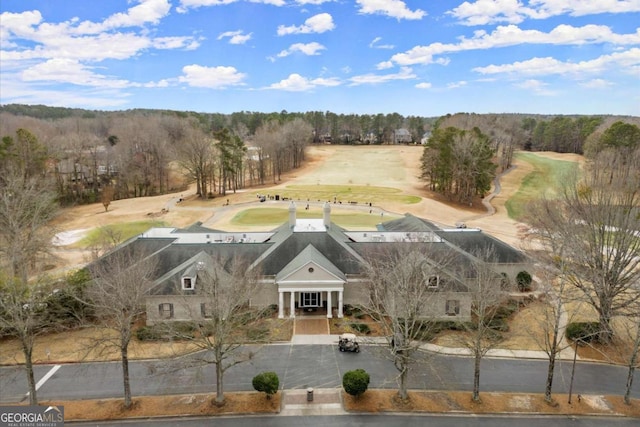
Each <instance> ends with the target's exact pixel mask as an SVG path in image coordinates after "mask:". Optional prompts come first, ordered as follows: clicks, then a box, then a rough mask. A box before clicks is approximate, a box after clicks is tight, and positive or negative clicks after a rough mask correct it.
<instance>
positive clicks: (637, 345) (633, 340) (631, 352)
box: [623, 307, 640, 405]
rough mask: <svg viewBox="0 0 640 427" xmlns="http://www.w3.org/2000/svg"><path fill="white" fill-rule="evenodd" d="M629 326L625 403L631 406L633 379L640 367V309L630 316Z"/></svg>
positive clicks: (627, 330)
mask: <svg viewBox="0 0 640 427" xmlns="http://www.w3.org/2000/svg"><path fill="white" fill-rule="evenodd" d="M628 320H629V322H628V324H627V329H626V330H625V332H626V335H627V336H626V337H624V338H623V339H625V338H626V339H625V341H626V343H627V346H626V347H627V355H626V356H627V357H626V361H627V368H628V371H627V382H626V385H625V391H624V403H626V404H627V405H630V404H631V387H632V386H633V377H634V375H635V371H636V368H638V367H640V360H639V359H640V358H639V357H638V355H639V354H640V307H636V309H635V310H634V311H633V313H632V314H630V315H629V316H628Z"/></svg>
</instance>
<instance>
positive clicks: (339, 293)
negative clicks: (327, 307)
mask: <svg viewBox="0 0 640 427" xmlns="http://www.w3.org/2000/svg"><path fill="white" fill-rule="evenodd" d="M343 293H344V291H338V318H340V319H342V317H343V314H342V306H343V304H342V294H343Z"/></svg>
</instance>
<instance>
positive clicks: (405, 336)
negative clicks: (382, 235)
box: [362, 243, 456, 400]
mask: <svg viewBox="0 0 640 427" xmlns="http://www.w3.org/2000/svg"><path fill="white" fill-rule="evenodd" d="M441 246H442V247H441ZM443 246H444V245H440V244H439V243H433V244H431V245H430V246H428V247H427V248H425V246H424V244H420V245H413V244H410V243H387V244H384V245H381V246H380V247H379V249H378V250H377V251H375V250H371V251H370V252H369V253H368V254H367V255H366V257H365V259H366V271H365V273H364V274H365V276H366V280H367V281H368V283H369V296H368V300H367V301H366V302H365V303H364V304H363V306H362V308H363V310H364V311H365V312H366V313H367V314H369V315H370V316H371V317H372V318H373V319H374V320H375V321H376V322H377V323H378V324H379V325H380V326H381V328H382V331H383V333H384V335H385V337H386V338H387V341H388V344H389V347H388V349H389V350H388V352H387V353H386V355H387V356H388V357H389V358H391V359H392V360H393V362H394V366H395V367H396V369H397V370H398V387H399V389H398V395H399V397H400V398H401V399H403V400H404V399H407V398H408V394H407V379H408V374H409V369H410V367H411V366H412V365H413V364H415V363H418V362H419V361H420V360H423V358H419V357H416V356H417V352H418V350H419V347H420V345H421V344H423V343H424V342H426V341H427V340H428V339H430V338H431V336H432V333H433V327H434V325H433V322H430V320H433V319H434V317H435V311H434V310H438V307H439V306H440V305H442V313H444V304H445V301H444V300H446V298H447V295H449V292H450V291H451V290H452V287H454V286H456V285H455V284H454V283H455V281H454V279H451V278H449V276H448V274H447V273H446V271H447V267H448V266H450V265H451V264H450V263H451V262H452V261H453V260H454V259H455V256H452V254H451V253H450V251H448V250H447V249H445V248H444V247H443ZM443 299H444V300H443Z"/></svg>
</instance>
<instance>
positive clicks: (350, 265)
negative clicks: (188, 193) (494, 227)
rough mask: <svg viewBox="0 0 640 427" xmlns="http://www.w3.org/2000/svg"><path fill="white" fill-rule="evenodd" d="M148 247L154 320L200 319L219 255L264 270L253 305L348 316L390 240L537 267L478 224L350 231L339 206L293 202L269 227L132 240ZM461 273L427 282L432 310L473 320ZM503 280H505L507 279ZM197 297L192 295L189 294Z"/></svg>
mask: <svg viewBox="0 0 640 427" xmlns="http://www.w3.org/2000/svg"><path fill="white" fill-rule="evenodd" d="M129 245H135V246H134V247H136V248H142V249H146V252H147V253H152V254H153V255H151V257H153V258H155V260H156V261H157V263H156V264H157V266H158V267H157V272H156V275H155V278H154V283H155V285H154V286H153V288H152V289H151V291H150V292H149V295H148V296H147V299H146V310H147V317H146V318H147V323H148V324H154V323H158V322H164V321H179V320H198V319H193V318H192V316H193V313H200V315H201V316H205V315H206V313H205V312H204V311H203V312H202V313H201V311H200V310H199V309H198V307H200V306H201V305H202V302H201V301H199V300H198V297H197V295H198V277H199V276H198V271H199V270H201V267H202V266H205V265H206V264H207V263H208V262H211V259H212V257H214V256H215V257H222V258H223V259H224V258H226V259H231V257H233V256H241V257H244V258H245V259H247V260H249V261H250V262H251V268H256V269H258V271H260V273H261V279H260V290H259V292H257V293H256V294H255V295H254V296H253V297H252V298H251V301H250V304H251V305H254V306H261V307H266V306H269V305H274V306H276V307H277V313H278V317H280V318H283V317H295V316H296V312H297V311H299V310H316V311H319V312H320V313H323V314H326V316H327V317H334V316H337V317H343V314H344V312H343V307H344V305H346V304H351V305H358V304H359V303H361V302H363V301H364V300H365V298H367V284H366V280H365V277H364V275H363V272H364V268H363V267H364V265H365V263H366V262H367V261H366V260H367V259H368V258H367V257H368V256H372V255H374V254H375V253H376V252H380V249H381V248H382V247H385V248H394V247H396V248H399V247H402V246H403V245H413V246H414V247H415V246H416V245H417V246H419V247H420V248H422V249H421V251H424V253H427V254H433V256H436V255H438V254H442V253H446V254H450V255H449V256H450V257H451V258H452V259H451V261H452V263H451V264H452V266H455V268H459V267H460V266H464V265H470V263H471V262H472V260H473V261H475V260H477V259H478V258H477V257H478V256H479V255H478V254H479V253H480V252H478V249H482V248H489V247H491V248H493V250H494V253H495V258H494V259H492V260H484V261H485V262H487V263H490V265H491V267H492V268H493V269H494V270H495V272H496V275H497V276H498V275H500V274H502V275H504V276H507V277H509V278H512V279H515V277H516V275H517V274H518V273H519V272H520V271H522V270H527V269H529V268H530V266H529V264H528V260H527V259H526V258H525V256H524V255H523V254H522V253H521V252H519V251H518V250H516V249H514V248H512V247H510V246H508V245H506V244H505V243H503V242H501V241H499V240H497V239H495V238H493V237H491V236H488V235H486V234H485V233H483V232H482V231H480V230H475V229H455V228H454V229H443V228H440V227H438V226H436V225H435V224H433V223H431V222H429V221H426V220H424V219H420V218H418V217H415V216H413V215H409V214H407V215H406V216H405V217H403V218H401V219H396V220H392V221H388V222H385V223H382V224H380V225H379V226H378V228H377V230H373V231H348V230H345V229H343V228H341V227H339V226H337V225H335V224H334V223H332V222H331V206H330V205H329V204H328V203H325V205H324V207H323V217H322V218H318V219H301V218H297V216H296V206H295V204H294V203H293V202H291V203H290V205H289V220H288V222H287V223H285V224H283V225H281V226H280V227H278V228H276V229H275V230H273V231H269V232H226V231H220V230H214V229H210V228H206V227H203V226H202V225H201V224H195V225H193V226H191V227H189V228H186V229H177V228H153V229H151V230H149V231H147V232H145V233H144V234H142V235H140V236H138V237H136V238H134V239H132V240H131V241H128V242H126V243H125V244H123V245H121V246H120V247H118V248H116V251H117V250H126V248H127V247H128V246H129ZM459 277H461V276H460V275H459V274H456V272H454V271H451V272H450V274H449V273H443V274H442V275H440V276H434V277H432V278H431V277H430V278H429V280H428V283H427V282H426V283H425V286H427V287H429V288H430V289H432V290H433V292H434V298H433V303H432V304H431V306H430V307H429V308H428V309H429V311H430V314H429V316H430V317H432V318H439V319H449V320H450V319H452V318H454V319H456V320H468V319H469V317H470V310H471V306H470V304H471V301H470V296H469V295H468V289H467V287H466V285H465V282H464V279H460V278H459ZM496 286H500V283H499V280H498V281H497V283H496ZM185 296H189V298H185Z"/></svg>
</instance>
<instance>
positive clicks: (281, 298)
mask: <svg viewBox="0 0 640 427" xmlns="http://www.w3.org/2000/svg"><path fill="white" fill-rule="evenodd" d="M278 319H284V292H283V291H278Z"/></svg>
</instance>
